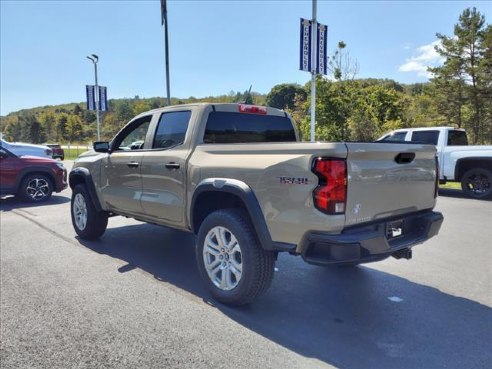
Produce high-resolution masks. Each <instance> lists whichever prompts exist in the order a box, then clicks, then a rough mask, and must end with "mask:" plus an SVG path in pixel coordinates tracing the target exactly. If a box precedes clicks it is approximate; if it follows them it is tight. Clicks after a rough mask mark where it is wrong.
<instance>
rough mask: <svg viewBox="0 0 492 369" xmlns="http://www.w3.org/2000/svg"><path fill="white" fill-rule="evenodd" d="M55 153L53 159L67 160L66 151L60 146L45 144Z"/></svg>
mask: <svg viewBox="0 0 492 369" xmlns="http://www.w3.org/2000/svg"><path fill="white" fill-rule="evenodd" d="M45 145H46V146H48V147H49V148H50V149H51V150H52V151H53V159H60V160H65V150H63V148H62V147H61V145H60V144H45Z"/></svg>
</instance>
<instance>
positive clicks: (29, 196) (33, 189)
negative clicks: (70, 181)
mask: <svg viewBox="0 0 492 369" xmlns="http://www.w3.org/2000/svg"><path fill="white" fill-rule="evenodd" d="M52 193H53V183H52V182H51V179H50V178H49V177H48V176H46V175H44V174H29V175H28V176H26V177H25V178H24V179H23V180H22V184H21V187H20V195H21V197H22V198H23V199H24V200H26V201H31V202H43V201H46V200H48V199H49V198H50V197H51V194H52Z"/></svg>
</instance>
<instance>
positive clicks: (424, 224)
mask: <svg viewBox="0 0 492 369" xmlns="http://www.w3.org/2000/svg"><path fill="white" fill-rule="evenodd" d="M443 220H444V217H443V216H442V214H441V213H439V212H434V211H425V212H420V213H415V214H412V215H407V216H405V217H397V218H390V219H384V220H379V221H377V222H374V223H370V224H365V225H362V226H354V227H351V228H347V229H345V230H344V231H343V232H342V233H341V234H336V235H334V234H327V233H321V232H309V233H308V234H306V235H305V237H304V240H303V242H302V247H301V250H302V251H301V255H302V258H303V259H304V261H306V262H308V263H310V264H319V265H327V264H345V263H346V264H349V263H368V262H371V261H378V260H383V259H385V258H387V257H389V256H391V255H392V254H394V256H395V257H397V258H400V257H405V258H410V257H411V250H410V249H411V248H412V247H413V246H415V245H417V244H419V243H422V242H424V241H426V240H428V239H429V238H431V237H434V236H435V235H437V234H438V233H439V229H440V228H441V224H442V222H443ZM400 233H401V234H400ZM407 251H408V252H407Z"/></svg>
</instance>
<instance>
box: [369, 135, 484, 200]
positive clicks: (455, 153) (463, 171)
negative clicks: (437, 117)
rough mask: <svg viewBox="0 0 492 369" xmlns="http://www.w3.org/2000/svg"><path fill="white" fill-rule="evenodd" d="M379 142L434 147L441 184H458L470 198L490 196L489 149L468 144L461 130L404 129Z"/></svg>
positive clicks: (385, 136)
mask: <svg viewBox="0 0 492 369" xmlns="http://www.w3.org/2000/svg"><path fill="white" fill-rule="evenodd" d="M378 141H383V142H398V141H410V142H415V143H427V144H431V145H435V146H436V149H437V158H438V160H439V175H440V176H439V182H440V183H446V182H460V183H461V188H462V190H463V192H464V193H465V194H466V195H467V196H469V197H473V198H476V199H482V198H486V197H492V146H490V145H489V146H485V145H468V138H467V137H466V132H465V130H464V129H457V128H453V127H426V128H404V129H398V130H396V131H392V132H390V133H387V134H386V135H384V136H383V137H381V138H379V139H378Z"/></svg>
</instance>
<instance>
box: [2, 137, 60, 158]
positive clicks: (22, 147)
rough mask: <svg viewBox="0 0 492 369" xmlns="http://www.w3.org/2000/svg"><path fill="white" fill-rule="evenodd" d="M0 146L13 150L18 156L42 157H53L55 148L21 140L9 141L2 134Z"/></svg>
mask: <svg viewBox="0 0 492 369" xmlns="http://www.w3.org/2000/svg"><path fill="white" fill-rule="evenodd" d="M0 146H2V147H4V148H6V149H7V150H9V151H11V152H13V153H14V154H15V155H17V156H26V155H29V156H40V157H42V158H52V157H53V150H51V149H50V148H49V147H48V146H43V145H33V144H27V143H21V142H14V143H12V142H7V141H5V140H4V139H3V138H2V137H1V134H0Z"/></svg>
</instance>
